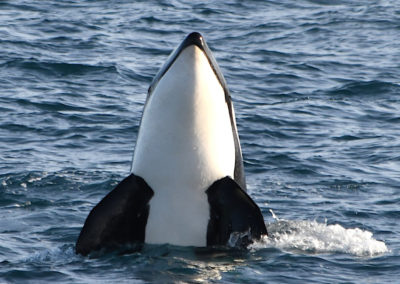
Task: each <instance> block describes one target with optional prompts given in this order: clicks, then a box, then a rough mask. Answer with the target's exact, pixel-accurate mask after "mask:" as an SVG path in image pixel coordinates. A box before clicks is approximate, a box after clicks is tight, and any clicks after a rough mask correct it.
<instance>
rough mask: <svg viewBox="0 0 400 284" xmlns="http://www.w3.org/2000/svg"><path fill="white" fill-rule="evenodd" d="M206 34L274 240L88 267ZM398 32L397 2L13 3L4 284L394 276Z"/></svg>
mask: <svg viewBox="0 0 400 284" xmlns="http://www.w3.org/2000/svg"><path fill="white" fill-rule="evenodd" d="M191 31H199V32H201V33H203V35H204V36H205V38H206V39H207V41H208V44H209V46H210V48H211V49H212V50H213V52H214V55H215V57H216V58H217V60H218V62H219V64H220V66H221V69H222V71H223V72H224V75H225V78H226V79H227V82H228V85H229V88H230V90H231V94H232V97H233V100H234V103H235V108H236V116H237V123H238V129H239V134H240V138H241V143H242V149H243V154H244V159H245V169H246V175H247V182H248V188H249V193H250V195H251V196H252V197H253V198H254V200H255V201H256V202H257V203H258V204H259V206H260V208H261V210H262V212H263V215H264V218H265V221H266V223H267V225H268V229H269V232H270V238H266V239H264V240H262V241H260V242H258V243H255V244H253V245H252V246H251V247H250V248H249V249H248V250H247V251H218V252H217V251H215V252H206V253H198V252H195V251H194V250H193V249H192V248H182V247H173V246H167V245H165V246H146V247H145V248H144V250H143V251H142V252H140V253H135V254H128V255H123V256H121V255H118V254H117V253H115V254H105V255H99V256H97V257H94V258H85V257H81V256H76V255H75V254H74V244H75V241H76V238H77V236H78V234H79V232H80V229H81V227H82V225H83V222H84V220H85V218H86V216H87V214H88V212H89V210H90V209H91V208H92V207H93V206H94V205H95V204H96V203H97V202H98V201H99V200H100V199H101V198H102V197H103V196H104V195H105V194H106V193H107V192H109V191H110V190H111V189H112V188H113V187H114V186H115V185H116V184H117V183H118V182H119V181H120V180H121V179H122V178H124V177H125V176H126V175H127V174H128V173H129V170H130V162H131V157H132V152H133V149H134V145H135V141H136V137H137V132H138V125H139V121H140V117H141V112H142V108H143V104H144V100H145V97H146V91H147V88H148V86H149V84H150V82H151V79H152V77H153V76H154V75H155V74H156V72H157V70H158V68H159V67H160V65H161V64H162V63H163V62H164V61H165V60H166V58H167V56H168V54H169V53H170V52H171V50H172V49H173V48H175V46H176V45H177V44H179V42H180V41H181V40H182V39H183V37H184V36H185V35H186V34H187V33H189V32H191ZM399 39H400V3H399V2H398V1H395V0H392V1H390V0H387V1H385V0H380V1H379V0H368V1H367V0H365V1H347V0H343V1H341V0H333V1H324V0H319V1H317V0H315V1H311V0H310V1H304V0H303V1H289V0H284V1H243V2H242V1H218V2H217V1H215V2H210V3H203V4H202V3H198V4H192V2H190V1H136V2H133V1H132V2H131V1H88V0H87V1H17V0H13V1H1V2H0V282H1V283H3V282H4V283H21V282H25V283H27V282H31V283H43V282H66V283H94V282H96V283H97V282H114V283H115V282H129V283H132V282H137V283H143V282H145V283H148V282H159V283H167V282H169V283H171V282H182V283H202V282H214V283H216V282H225V283H228V282H240V283H265V282H269V283H274V282H275V283H299V282H300V283H343V282H346V283H385V282H386V283H388V282H390V283H395V282H396V281H398V275H400V256H399V252H400V239H399V233H400V229H399V224H400V223H399V219H400V142H399V141H400V45H399V43H400V41H399Z"/></svg>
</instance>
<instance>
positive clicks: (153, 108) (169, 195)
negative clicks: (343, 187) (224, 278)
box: [76, 33, 267, 255]
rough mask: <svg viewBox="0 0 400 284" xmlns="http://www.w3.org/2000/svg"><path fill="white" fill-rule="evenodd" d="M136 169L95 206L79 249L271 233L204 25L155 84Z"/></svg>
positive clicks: (203, 242) (248, 238)
mask: <svg viewBox="0 0 400 284" xmlns="http://www.w3.org/2000/svg"><path fill="white" fill-rule="evenodd" d="M131 172H132V173H131V175H130V176H128V177H127V178H125V179H124V180H123V181H122V182H120V183H119V184H118V185H117V187H116V188H115V189H114V190H113V191H111V192H110V193H109V194H108V195H107V196H106V197H104V198H103V200H101V201H100V203H99V204H97V205H96V206H95V207H94V208H93V209H92V211H91V212H90V214H89V216H88V217H87V219H86V222H85V224H84V227H83V229H82V231H81V233H80V236H79V238H78V241H77V243H76V252H77V253H80V254H83V255H87V254H88V253H90V252H92V251H95V250H98V249H101V248H112V247H115V246H118V245H123V244H131V243H150V244H163V243H169V244H173V245H181V246H196V247H205V246H219V245H222V246H225V245H228V243H229V242H231V241H232V236H236V238H233V239H234V240H235V241H236V240H237V241H238V242H236V243H234V244H233V245H235V244H236V245H240V244H242V245H246V244H248V243H250V242H252V240H256V239H259V238H260V237H261V236H262V235H266V234H267V230H266V227H265V224H264V220H263V216H262V214H261V211H260V209H259V207H258V206H257V205H256V204H255V203H254V201H253V200H252V199H251V198H250V197H249V196H248V195H247V193H246V183H245V177H244V171H243V161H242V152H241V148H240V143H239V137H238V133H237V129H236V121H235V116H234V110H233V107H232V102H231V98H230V95H229V92H228V88H227V86H226V83H225V79H224V77H223V75H222V73H221V71H220V69H219V67H218V65H217V63H216V61H215V59H214V57H213V55H212V54H211V51H210V50H209V48H208V46H207V44H206V42H205V41H204V38H203V37H202V36H201V35H200V34H199V33H191V34H189V35H188V36H187V37H186V38H185V39H184V41H183V42H182V43H181V44H180V45H179V46H178V48H177V49H176V50H175V51H174V52H173V53H172V54H171V55H170V57H169V59H168V61H167V62H166V63H165V65H164V66H163V67H162V68H161V69H160V71H159V72H158V74H157V75H156V77H155V78H154V80H153V82H152V84H151V85H150V88H149V92H148V96H147V101H146V104H145V107H144V111H143V116H142V120H141V125H140V130H139V135H138V139H137V142H136V147H135V152H134V156H133V161H132V169H131ZM238 238H239V239H238ZM229 245H232V243H230V244H229Z"/></svg>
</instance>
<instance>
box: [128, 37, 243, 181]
mask: <svg viewBox="0 0 400 284" xmlns="http://www.w3.org/2000/svg"><path fill="white" fill-rule="evenodd" d="M184 155H189V156H192V157H193V159H192V160H188V159H187V158H185V157H184ZM166 159H168V160H175V162H176V164H174V166H173V165H171V166H172V167H171V168H170V170H168V169H165V168H164V171H163V173H164V174H161V173H160V172H158V173H159V175H158V178H161V179H162V178H164V179H168V178H170V177H171V173H169V171H173V170H176V169H177V168H180V167H181V168H182V169H181V170H182V171H183V172H182V174H185V169H187V171H191V170H192V171H193V169H191V168H190V167H193V166H194V164H196V167H197V168H199V169H200V173H201V175H203V180H205V182H206V183H210V182H211V179H213V178H221V177H223V176H226V175H228V176H231V177H232V178H234V179H235V181H236V182H237V183H238V184H240V185H241V187H242V188H243V189H245V188H246V185H245V179H244V172H243V161H242V154H241V149H240V143H239V138H238V134H237V129H236V121H235V116H234V110H233V107H232V102H231V98H230V95H229V91H228V88H227V85H226V82H225V79H224V77H223V75H222V72H221V71H220V68H219V66H218V64H217V62H216V60H215V58H214V56H213V55H212V53H211V51H210V49H209V47H208V45H207V43H206V42H205V40H204V38H203V36H202V35H201V34H200V33H197V32H193V33H191V34H189V35H188V36H186V38H185V39H184V40H183V41H182V43H181V44H180V45H179V46H178V47H177V48H176V49H175V50H174V51H173V52H172V53H171V55H170V56H169V58H168V59H167V61H166V63H165V64H164V65H163V66H162V67H161V68H160V70H159V72H158V73H157V75H156V76H155V77H154V79H153V81H152V83H151V85H150V87H149V90H148V96H147V100H146V104H145V107H144V111H143V116H142V121H141V126H140V130H139V135H138V140H137V143H136V148H135V152H134V157H133V161H132V168H131V170H132V172H134V173H136V174H139V175H141V174H142V175H144V178H145V179H146V176H147V175H148V174H146V173H149V172H151V168H153V170H155V168H154V166H155V165H159V166H162V165H160V163H162V162H165V161H166ZM156 168H159V167H156ZM207 168H208V169H209V170H207ZM187 171H186V172H187ZM172 176H173V175H172ZM204 176H205V178H204ZM211 176H213V178H211ZM154 178H156V177H152V178H151V179H154ZM149 182H150V183H151V181H149ZM208 185H209V184H208Z"/></svg>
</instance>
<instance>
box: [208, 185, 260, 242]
mask: <svg viewBox="0 0 400 284" xmlns="http://www.w3.org/2000/svg"><path fill="white" fill-rule="evenodd" d="M206 193H207V196H208V202H209V204H210V220H209V223H208V228H207V246H214V245H232V246H243V245H248V244H249V243H251V242H252V240H256V239H259V238H260V237H261V236H262V235H266V234H267V228H266V227H265V223H264V218H263V216H262V214H261V211H260V208H259V207H258V206H257V204H256V203H255V202H254V201H253V200H252V199H251V198H250V196H249V195H247V193H246V192H245V191H244V190H242V189H241V188H240V186H239V185H238V184H237V183H236V182H235V181H234V180H233V179H231V178H230V177H225V178H222V179H220V180H217V181H216V182H214V183H213V184H212V185H211V186H210V188H209V189H208V190H207V191H206ZM232 239H233V240H232ZM232 241H233V242H234V243H231V242H232Z"/></svg>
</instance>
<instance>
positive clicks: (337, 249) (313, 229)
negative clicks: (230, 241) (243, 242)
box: [250, 212, 389, 257]
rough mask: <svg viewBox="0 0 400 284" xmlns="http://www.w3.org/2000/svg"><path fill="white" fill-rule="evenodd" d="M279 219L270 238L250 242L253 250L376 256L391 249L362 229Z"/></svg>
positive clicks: (269, 226) (273, 225) (270, 228)
mask: <svg viewBox="0 0 400 284" xmlns="http://www.w3.org/2000/svg"><path fill="white" fill-rule="evenodd" d="M271 213H272V216H273V217H274V219H275V220H276V221H275V222H273V223H271V224H269V225H268V232H269V237H265V238H263V239H262V240H261V241H259V242H256V243H254V244H252V245H250V249H260V248H266V247H276V248H279V249H281V250H284V251H291V252H293V251H295V252H300V253H316V254H320V253H346V254H352V255H355V256H360V257H374V256H379V255H382V254H384V253H387V252H388V251H389V250H388V248H387V246H386V244H385V243H384V242H383V241H378V240H376V239H374V238H373V234H372V233H371V232H369V231H366V230H361V229H359V228H350V229H346V228H344V227H342V226H341V225H339V224H333V225H328V224H326V222H325V223H319V222H317V221H298V220H297V221H296V220H283V219H279V218H278V217H276V215H275V214H274V213H273V212H271Z"/></svg>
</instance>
